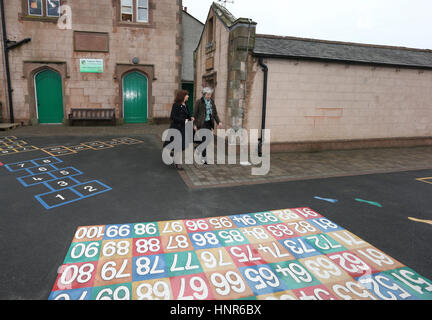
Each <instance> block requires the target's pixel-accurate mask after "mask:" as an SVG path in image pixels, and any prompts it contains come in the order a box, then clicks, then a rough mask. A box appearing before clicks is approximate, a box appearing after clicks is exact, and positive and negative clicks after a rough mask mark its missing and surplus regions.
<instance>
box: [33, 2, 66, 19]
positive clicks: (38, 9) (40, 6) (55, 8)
mask: <svg viewBox="0 0 432 320" xmlns="http://www.w3.org/2000/svg"><path fill="white" fill-rule="evenodd" d="M27 3H28V8H27V10H28V11H27V13H28V15H29V16H37V17H54V18H55V17H57V18H58V17H60V5H61V4H60V0H28V2H27Z"/></svg>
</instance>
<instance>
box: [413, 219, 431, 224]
mask: <svg viewBox="0 0 432 320" xmlns="http://www.w3.org/2000/svg"><path fill="white" fill-rule="evenodd" d="M408 219H410V220H412V221H415V222H422V223H428V224H432V220H423V219H417V218H413V217H408Z"/></svg>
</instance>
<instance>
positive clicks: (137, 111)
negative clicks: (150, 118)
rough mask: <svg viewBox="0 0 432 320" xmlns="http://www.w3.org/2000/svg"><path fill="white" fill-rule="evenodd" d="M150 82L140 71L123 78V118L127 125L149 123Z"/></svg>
mask: <svg viewBox="0 0 432 320" xmlns="http://www.w3.org/2000/svg"><path fill="white" fill-rule="evenodd" d="M147 110H148V80H147V77H146V76H145V75H144V74H142V73H141V72H138V71H133V72H130V73H128V74H126V75H125V76H124V77H123V117H124V120H125V123H145V122H147Z"/></svg>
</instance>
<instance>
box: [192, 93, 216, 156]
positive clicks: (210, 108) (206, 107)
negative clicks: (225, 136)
mask: <svg viewBox="0 0 432 320" xmlns="http://www.w3.org/2000/svg"><path fill="white" fill-rule="evenodd" d="M212 94H213V89H212V88H210V87H205V88H204V89H203V91H202V97H201V99H199V100H197V101H196V102H195V110H194V115H195V122H194V125H195V126H194V129H195V131H196V130H199V129H201V128H206V129H209V130H213V129H214V123H215V122H216V124H217V125H218V127H219V128H222V122H221V121H220V119H219V116H218V113H217V109H216V105H215V103H214V101H213V99H212V98H211V97H212ZM204 141H205V137H203V141H202V142H201V143H204ZM201 143H200V144H201ZM206 153H207V152H206V150H205V149H204V150H203V153H202V162H203V163H204V164H207V159H206V155H207V154H206Z"/></svg>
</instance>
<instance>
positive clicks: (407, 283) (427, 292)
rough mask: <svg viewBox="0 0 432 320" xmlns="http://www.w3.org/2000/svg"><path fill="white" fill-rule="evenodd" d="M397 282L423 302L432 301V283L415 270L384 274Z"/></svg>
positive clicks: (391, 271) (398, 270) (408, 269)
mask: <svg viewBox="0 0 432 320" xmlns="http://www.w3.org/2000/svg"><path fill="white" fill-rule="evenodd" d="M382 273H384V274H386V275H387V276H389V277H390V278H391V279H393V280H394V281H396V282H397V284H398V285H400V286H401V287H402V288H403V289H405V290H407V291H408V292H409V293H411V294H413V295H414V296H416V297H418V298H419V299H421V300H432V281H431V280H429V279H427V278H425V277H423V276H421V275H420V274H418V273H417V272H415V271H414V270H412V269H410V268H408V267H404V268H399V269H394V270H388V271H384V272H382Z"/></svg>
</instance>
